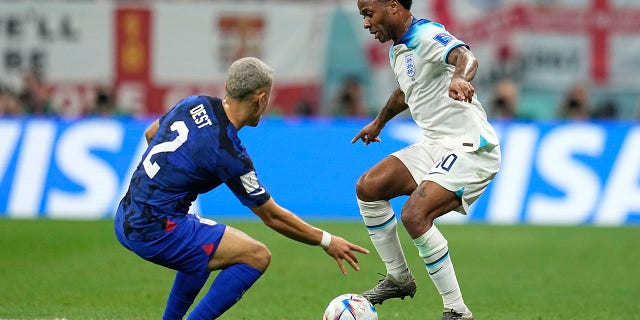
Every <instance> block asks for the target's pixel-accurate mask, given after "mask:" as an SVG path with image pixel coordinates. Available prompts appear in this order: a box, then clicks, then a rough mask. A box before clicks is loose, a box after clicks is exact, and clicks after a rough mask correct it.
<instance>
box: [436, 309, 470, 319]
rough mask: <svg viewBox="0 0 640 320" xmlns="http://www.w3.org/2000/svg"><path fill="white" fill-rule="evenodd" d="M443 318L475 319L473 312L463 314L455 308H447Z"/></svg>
mask: <svg viewBox="0 0 640 320" xmlns="http://www.w3.org/2000/svg"><path fill="white" fill-rule="evenodd" d="M442 320H473V314H471V312H468V313H467V314H463V313H460V312H456V311H454V310H453V309H446V310H444V312H443V313H442Z"/></svg>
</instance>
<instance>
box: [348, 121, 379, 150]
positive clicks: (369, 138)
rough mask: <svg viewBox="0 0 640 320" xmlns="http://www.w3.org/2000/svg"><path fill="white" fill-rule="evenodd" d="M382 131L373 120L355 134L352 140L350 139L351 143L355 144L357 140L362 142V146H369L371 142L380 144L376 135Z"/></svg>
mask: <svg viewBox="0 0 640 320" xmlns="http://www.w3.org/2000/svg"><path fill="white" fill-rule="evenodd" d="M380 131H382V127H381V126H379V125H378V123H377V122H376V121H375V120H374V121H371V122H369V124H367V125H366V126H365V127H364V128H362V130H360V132H358V134H356V136H355V137H353V139H351V143H355V142H356V141H358V140H362V142H364V145H365V146H366V145H369V143H371V142H380V141H382V140H380V137H378V135H379V134H380Z"/></svg>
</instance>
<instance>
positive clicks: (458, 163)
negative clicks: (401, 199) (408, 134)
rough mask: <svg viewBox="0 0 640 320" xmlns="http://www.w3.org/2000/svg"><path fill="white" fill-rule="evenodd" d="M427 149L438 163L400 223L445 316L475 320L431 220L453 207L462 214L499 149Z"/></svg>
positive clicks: (489, 174)
mask: <svg viewBox="0 0 640 320" xmlns="http://www.w3.org/2000/svg"><path fill="white" fill-rule="evenodd" d="M426 152H427V153H428V154H430V155H431V156H433V157H435V158H440V161H439V162H438V163H437V164H436V165H434V166H433V167H432V168H431V169H430V171H429V173H427V174H426V175H425V176H424V181H422V182H421V183H420V185H419V186H418V187H417V188H416V190H415V191H414V192H413V193H412V194H411V196H410V197H409V200H407V202H406V203H405V205H404V207H403V209H402V222H403V225H404V227H405V228H406V229H407V232H408V233H409V235H411V237H412V238H413V239H414V244H415V245H416V247H417V248H418V252H419V254H420V256H421V257H422V258H423V260H424V262H425V264H426V267H427V271H428V272H429V276H430V277H431V279H432V281H433V283H434V284H435V286H436V288H437V289H438V291H439V293H440V295H441V296H442V300H443V304H444V306H445V312H444V314H443V319H450V318H456V317H458V318H459V319H473V315H472V314H471V311H470V310H469V309H468V308H467V306H466V305H465V303H464V300H463V299H462V293H461V291H460V286H459V284H458V280H457V278H456V274H455V271H454V268H453V264H452V262H451V258H450V255H449V247H448V243H447V240H446V239H445V238H444V236H443V235H442V233H440V231H439V230H438V228H437V227H436V226H435V225H434V224H433V221H434V220H435V219H436V218H438V217H440V216H442V215H444V214H446V213H448V212H451V211H452V210H456V211H459V212H462V213H466V212H467V209H468V207H469V205H471V204H472V203H473V202H474V201H475V200H476V199H477V198H478V197H479V196H480V195H481V194H482V192H483V191H484V190H485V189H486V187H487V185H488V184H489V182H490V181H491V180H492V179H493V177H494V176H495V174H496V172H497V170H498V167H499V163H500V160H499V159H500V151H499V149H498V148H495V149H494V150H492V151H489V152H486V153H485V152H477V153H466V152H457V153H456V152H452V151H451V150H446V149H441V148H438V147H429V148H427V150H426Z"/></svg>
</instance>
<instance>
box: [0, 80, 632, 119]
mask: <svg viewBox="0 0 640 320" xmlns="http://www.w3.org/2000/svg"><path fill="white" fill-rule="evenodd" d="M14 87H19V88H20V89H15V88H14ZM51 91H52V87H51V85H50V84H48V83H47V81H46V79H45V78H44V77H43V76H40V75H39V74H37V73H34V72H27V73H25V74H24V75H23V77H22V79H21V84H19V85H18V86H9V85H7V84H5V83H3V82H2V79H1V78H0V116H18V115H34V116H69V115H70V114H67V113H68V112H67V111H65V109H64V108H63V107H62V106H60V105H57V104H56V103H55V102H54V101H53V99H52V97H51ZM364 95H365V90H364V89H363V84H362V83H361V82H360V80H359V79H358V78H357V77H355V76H353V77H348V78H346V79H345V80H344V82H343V84H342V87H341V88H340V89H339V90H338V92H337V93H336V94H335V97H334V98H333V99H331V101H329V102H328V103H329V104H331V105H330V106H327V107H326V108H325V109H322V108H317V107H312V106H311V102H310V101H307V100H305V99H302V100H301V101H299V102H298V103H297V106H296V108H295V110H296V111H295V113H296V115H300V116H310V117H313V116H321V115H325V114H323V113H322V112H321V111H320V110H327V112H326V113H327V114H326V115H329V116H335V117H367V116H372V115H373V114H375V112H376V110H377V109H376V108H378V107H379V106H373V105H367V102H366V99H365V98H364ZM478 95H479V98H480V99H481V100H482V99H486V100H483V106H484V108H485V109H486V111H487V114H488V116H489V118H491V119H494V120H539V119H537V118H536V115H534V114H530V113H528V112H527V111H526V110H522V108H521V99H522V97H521V87H520V86H519V84H518V82H517V81H515V80H512V79H510V78H501V79H498V80H496V81H495V83H493V84H492V85H491V90H490V91H489V92H485V91H480V92H479V93H478ZM87 96H88V97H90V98H89V99H88V101H86V102H85V105H86V108H85V109H84V110H82V111H81V112H80V113H79V115H80V116H108V115H111V116H127V115H132V113H131V111H129V110H126V109H125V108H122V107H120V106H119V105H118V99H117V93H116V90H114V88H113V86H112V85H109V84H105V85H100V86H97V87H95V89H94V90H93V92H91V93H90V94H89V95H87ZM558 100H559V101H558V102H557V104H556V105H555V106H550V105H545V106H541V108H555V109H554V110H551V112H552V113H553V114H554V119H557V120H576V121H579V120H596V119H597V120H631V119H626V118H625V117H624V116H623V115H621V114H620V111H619V110H620V108H621V107H623V106H621V105H620V104H619V103H618V102H617V101H616V100H614V99H604V100H601V101H598V102H597V103H594V102H593V93H592V91H591V89H590V87H589V85H587V84H575V85H574V86H572V87H570V88H567V89H566V90H565V91H564V93H563V94H562V96H561V98H560V99H558ZM380 104H382V103H380ZM624 107H625V108H629V107H631V108H633V109H634V110H635V111H634V112H633V114H634V117H633V119H640V101H638V103H637V105H636V106H624ZM270 113H272V114H278V113H279V110H278V107H277V106H274V107H273V108H272V110H271V111H270ZM77 115H78V114H74V116H77Z"/></svg>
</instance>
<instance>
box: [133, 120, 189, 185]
mask: <svg viewBox="0 0 640 320" xmlns="http://www.w3.org/2000/svg"><path fill="white" fill-rule="evenodd" d="M170 128H171V131H178V136H177V137H176V138H175V139H173V140H171V141H167V142H163V143H159V144H156V145H155V146H153V148H151V150H149V153H148V154H147V157H145V158H144V161H143V162H142V165H143V166H144V171H146V172H147V175H148V176H149V178H151V179H153V177H155V176H156V174H157V173H158V171H160V166H159V165H158V164H157V163H155V162H151V157H152V156H153V155H155V154H156V153H160V152H174V151H176V149H178V148H179V147H180V146H181V145H182V144H183V143H185V142H186V141H187V136H189V128H187V125H186V124H184V121H176V122H174V123H172V124H171V127H170Z"/></svg>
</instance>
